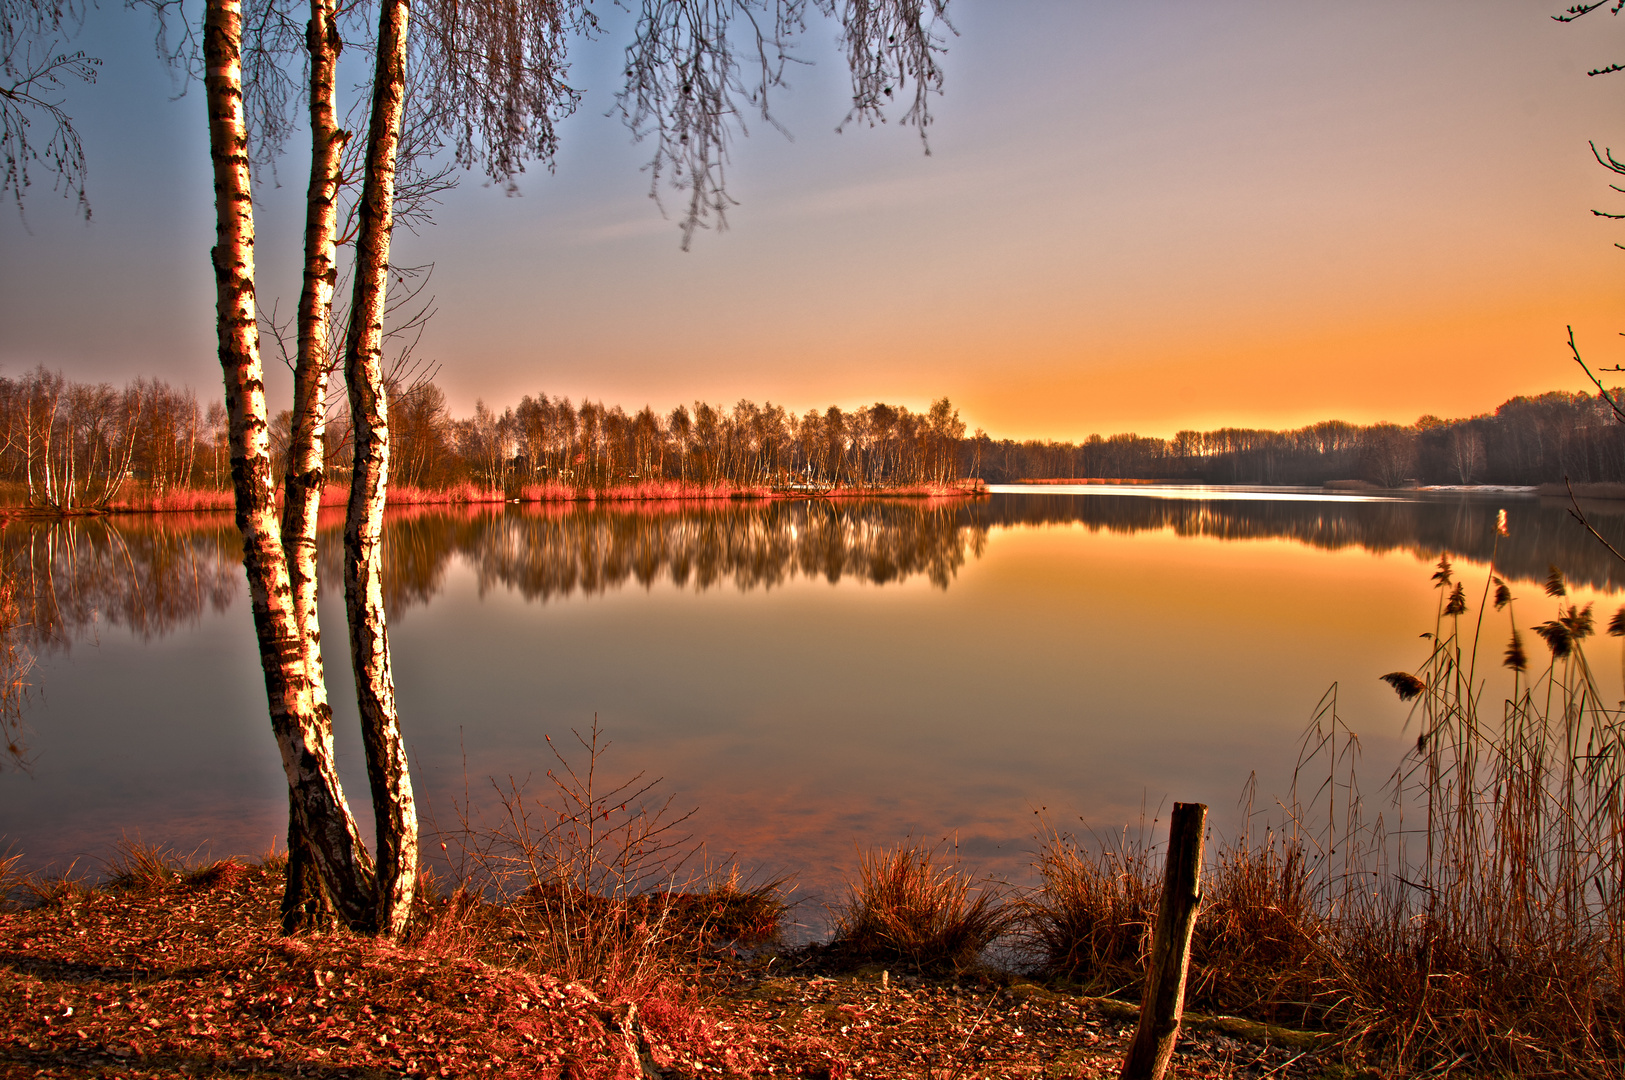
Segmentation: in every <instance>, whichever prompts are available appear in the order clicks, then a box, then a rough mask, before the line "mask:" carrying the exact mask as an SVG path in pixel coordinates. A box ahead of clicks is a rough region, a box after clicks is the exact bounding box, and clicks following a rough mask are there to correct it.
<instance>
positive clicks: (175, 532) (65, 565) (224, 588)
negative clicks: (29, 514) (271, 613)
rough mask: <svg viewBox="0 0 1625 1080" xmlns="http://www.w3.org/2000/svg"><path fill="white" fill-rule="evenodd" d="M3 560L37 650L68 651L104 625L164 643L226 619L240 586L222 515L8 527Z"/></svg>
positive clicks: (236, 552)
mask: <svg viewBox="0 0 1625 1080" xmlns="http://www.w3.org/2000/svg"><path fill="white" fill-rule="evenodd" d="M0 560H3V565H4V567H5V568H6V571H7V573H8V574H9V575H10V576H11V578H12V580H13V583H14V585H15V587H16V595H17V599H18V604H19V607H20V609H21V610H20V615H21V618H20V626H19V630H20V632H21V634H22V636H23V640H24V643H25V644H27V645H28V646H30V647H31V648H34V649H41V648H44V649H56V648H67V647H68V646H70V645H71V644H72V642H73V641H74V640H75V639H77V638H79V637H81V636H85V635H90V634H93V633H94V631H95V630H96V629H97V628H98V627H99V626H101V625H106V626H111V627H118V628H121V629H124V630H127V631H129V632H130V633H131V634H133V635H135V636H137V637H139V638H141V639H142V640H150V639H152V638H159V637H164V636H165V635H167V634H169V633H172V632H173V631H174V630H176V629H177V628H178V627H180V626H182V625H185V624H189V623H192V622H194V621H196V619H197V618H198V616H200V615H201V614H202V613H203V612H204V611H205V610H212V611H217V612H218V611H225V610H226V609H227V608H229V607H231V605H232V604H233V603H234V602H235V600H236V598H237V595H238V593H239V591H240V590H241V587H242V540H241V537H240V536H239V534H238V532H237V529H236V527H235V526H234V525H233V524H232V520H231V518H230V517H229V516H227V515H219V514H210V515H202V516H194V515H190V514H188V515H178V514H168V515H163V514H155V515H143V516H132V517H119V518H77V517H76V518H66V519H61V520H56V521H37V520H16V521H10V522H7V523H5V524H4V526H0Z"/></svg>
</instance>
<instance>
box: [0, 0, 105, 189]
mask: <svg viewBox="0 0 1625 1080" xmlns="http://www.w3.org/2000/svg"><path fill="white" fill-rule="evenodd" d="M83 21H84V7H83V6H82V5H81V4H80V3H78V0H68V2H67V3H62V2H58V0H3V2H0V194H4V193H6V192H10V193H11V197H12V199H13V200H14V201H15V202H16V204H17V212H18V214H21V213H22V210H23V200H24V198H25V194H26V192H27V189H28V188H29V186H30V185H31V184H32V182H33V181H32V178H31V177H30V175H29V172H30V169H31V167H34V166H39V167H43V168H44V169H45V170H46V171H48V172H50V173H52V174H54V176H55V180H54V182H53V183H52V189H53V190H56V191H61V192H62V194H63V196H64V197H69V198H73V199H74V200H76V201H77V202H78V204H79V212H80V213H81V214H83V215H84V217H85V219H86V220H87V221H88V220H89V219H90V201H89V200H88V199H87V198H86V196H85V171H86V165H85V150H84V146H83V145H82V144H81V143H80V141H79V133H78V131H76V130H75V129H74V126H73V117H71V116H70V115H68V112H67V110H66V109H65V108H63V105H64V98H63V94H64V92H65V91H66V89H67V84H68V82H69V81H70V80H78V81H80V82H86V83H94V82H95V81H96V69H97V68H99V67H100V66H101V63H102V62H101V61H100V60H99V59H97V58H96V57H94V56H90V55H88V54H86V53H85V52H84V51H82V50H80V51H76V52H68V51H66V50H65V49H63V48H62V46H63V45H64V44H65V42H66V40H67V39H68V38H69V37H70V36H72V33H73V32H74V31H75V30H76V29H77V28H78V24H81V23H83ZM35 121H44V123H45V125H46V127H47V129H48V130H49V132H50V134H49V136H48V137H47V138H46V139H45V140H44V142H43V143H40V142H38V141H35V140H30V138H29V135H30V131H31V129H32V127H33V125H34V123H35Z"/></svg>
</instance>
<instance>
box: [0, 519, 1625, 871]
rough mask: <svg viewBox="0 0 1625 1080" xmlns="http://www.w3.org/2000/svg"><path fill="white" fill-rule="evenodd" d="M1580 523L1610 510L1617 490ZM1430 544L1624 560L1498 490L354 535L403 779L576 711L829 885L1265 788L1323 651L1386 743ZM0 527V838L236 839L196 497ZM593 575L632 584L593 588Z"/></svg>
mask: <svg viewBox="0 0 1625 1080" xmlns="http://www.w3.org/2000/svg"><path fill="white" fill-rule="evenodd" d="M1501 506H1505V507H1506V508H1507V509H1508V511H1509V517H1510V521H1511V536H1510V537H1507V538H1503V539H1502V540H1500V541H1499V547H1498V548H1497V547H1496V544H1497V541H1496V539H1495V530H1494V523H1495V514H1496V510H1497V509H1498V508H1499V507H1501ZM341 516H342V515H341V513H339V512H335V513H333V514H332V515H330V516H324V518H323V520H322V525H321V530H322V531H321V543H320V552H321V559H322V566H323V574H324V579H325V581H324V600H323V604H324V607H323V612H322V618H323V622H324V624H325V625H326V626H327V627H328V631H329V642H330V645H331V647H332V648H333V649H336V650H337V653H336V655H335V654H331V653H330V657H329V666H328V678H329V689H330V693H331V696H332V700H333V702H334V705H335V710H336V712H337V713H338V714H339V715H337V717H336V724H335V728H336V730H337V732H338V753H339V757H340V765H341V771H345V772H346V775H347V777H350V778H352V783H355V784H356V785H357V786H356V787H355V788H354V790H356V791H364V790H365V781H364V779H359V778H361V777H364V771H363V769H362V766H361V750H360V747H359V739H358V737H357V734H356V727H357V725H356V724H355V721H354V718H353V715H352V714H351V713H350V712H348V711H347V710H353V701H354V697H353V695H352V694H351V693H350V692H349V688H348V687H347V685H346V680H347V678H348V664H347V663H345V662H344V656H343V645H342V642H343V632H342V622H343V611H342V604H341V603H339V599H340V598H339V595H338V593H339V588H338V582H339V574H338V571H339V555H340V552H339V548H340V531H339V530H340V524H341ZM1597 523H1598V525H1599V527H1600V528H1601V529H1602V530H1603V531H1604V533H1605V534H1608V535H1611V536H1621V535H1625V506H1614V507H1607V506H1601V507H1598V508H1597ZM1183 538H1192V539H1191V542H1186V540H1185V539H1183ZM1202 540H1207V541H1209V542H1200V541H1202ZM1220 541H1222V542H1220ZM1246 541H1275V543H1267V542H1266V543H1246ZM1283 541H1284V542H1283ZM1319 550H1326V551H1343V550H1349V551H1355V552H1358V551H1369V552H1374V553H1382V552H1395V553H1400V554H1401V555H1402V557H1399V558H1394V559H1387V560H1384V559H1377V558H1362V557H1358V556H1356V557H1352V558H1335V559H1333V558H1326V557H1324V556H1322V555H1320V554H1318V551H1319ZM1441 550H1442V551H1445V552H1447V553H1448V554H1450V555H1451V556H1452V557H1453V558H1458V559H1473V560H1486V559H1488V558H1489V556H1490V554H1491V552H1492V551H1494V552H1495V555H1496V561H1497V564H1498V565H1499V566H1500V567H1501V568H1502V570H1503V572H1504V573H1505V574H1507V575H1508V576H1510V577H1516V578H1523V579H1528V580H1531V581H1537V582H1538V581H1540V580H1543V579H1544V577H1545V574H1546V566H1547V563H1548V562H1557V563H1558V564H1559V565H1560V566H1562V567H1563V569H1564V570H1565V571H1566V572H1567V573H1568V575H1569V577H1570V578H1571V580H1572V581H1574V582H1575V583H1576V584H1585V585H1590V586H1594V587H1601V588H1606V589H1618V588H1621V587H1622V586H1625V582H1620V581H1619V576H1620V574H1619V570H1618V569H1617V568H1616V567H1615V566H1614V565H1613V564H1612V557H1611V556H1609V555H1608V554H1607V552H1606V551H1604V550H1602V549H1601V548H1600V547H1599V546H1597V545H1595V543H1594V542H1592V541H1590V540H1588V539H1587V538H1586V536H1585V534H1584V533H1583V532H1582V531H1581V530H1580V529H1579V528H1578V526H1576V525H1575V524H1574V523H1573V522H1571V521H1569V520H1568V518H1567V517H1566V515H1565V512H1564V507H1563V506H1562V505H1561V504H1559V503H1558V502H1556V501H1552V502H1542V501H1540V500H1537V499H1534V498H1531V497H1523V498H1515V497H1506V498H1468V497H1450V498H1438V497H1435V498H1425V497H1418V498H1400V499H1383V500H1376V501H1364V502H1353V501H1342V502H1335V503H1334V502H1313V501H1290V502H1289V501H1282V500H1259V501H1241V500H1237V499H1236V498H1235V497H1234V496H1233V495H1231V496H1228V497H1227V498H1225V499H1223V500H1217V499H1214V500H1192V499H1181V500H1171V499H1168V500H1165V499H1155V498H1145V497H1139V498H1123V497H1119V496H1115V495H1113V494H1108V493H1089V494H1064V493H1058V492H1034V493H1022V494H1019V495H995V496H993V497H991V498H987V499H982V500H977V501H956V502H943V503H930V502H912V501H909V502H891V503H884V502H856V501H854V502H838V503H827V502H803V503H784V502H781V503H770V504H763V503H727V504H722V505H715V504H713V505H709V506H696V505H694V504H678V505H675V506H649V505H643V506H618V507H617V506H601V507H579V506H572V507H535V506H492V507H475V508H407V509H404V510H396V511H392V512H391V513H390V514H389V516H388V523H387V530H386V548H385V551H386V556H387V559H388V563H389V565H388V566H387V568H386V580H387V581H388V582H389V586H390V589H391V592H390V595H389V597H388V602H389V604H390V605H391V609H392V612H393V614H394V615H395V616H397V617H399V616H401V615H405V618H404V619H402V620H401V621H400V623H399V624H398V626H397V631H398V632H397V633H396V634H395V635H393V638H392V643H393V645H394V646H395V649H396V653H395V659H396V664H395V670H396V673H397V679H398V684H399V687H400V693H401V696H402V700H403V701H405V702H407V703H409V704H408V709H409V723H410V725H411V740H412V747H413V751H412V752H413V758H414V769H417V770H418V773H417V775H418V777H419V778H420V779H421V787H420V792H421V795H422V798H423V801H424V805H425V806H427V807H431V808H433V807H438V808H439V809H440V810H441V811H442V812H444V811H445V810H446V808H447V807H449V806H450V804H451V801H452V800H453V799H454V798H461V797H464V795H465V793H466V789H465V787H464V783H465V777H466V776H470V775H471V776H473V777H476V778H478V777H482V776H505V775H508V774H510V773H517V774H518V775H520V776H523V775H524V774H525V773H526V772H528V771H530V770H531V769H532V768H533V767H534V768H537V769H538V770H539V769H543V768H546V767H548V765H549V764H550V762H549V761H547V760H546V759H545V755H544V752H543V751H542V750H540V749H539V748H540V747H542V746H543V743H542V740H541V736H542V735H544V734H552V735H554V736H555V737H557V736H558V735H560V734H563V733H567V732H568V731H569V730H570V729H571V728H572V727H578V726H583V725H585V724H587V723H589V722H590V720H591V718H592V717H593V716H594V715H600V716H601V717H602V718H603V722H604V723H605V725H606V727H608V728H609V729H610V730H611V731H612V733H613V735H614V737H615V738H616V739H617V740H619V747H620V749H619V750H618V751H617V752H618V753H619V754H624V755H625V756H624V757H617V759H616V768H617V769H622V768H624V769H625V771H626V772H628V773H630V772H633V771H637V770H647V771H648V773H649V775H650V776H665V777H667V778H668V781H669V790H671V791H674V792H677V793H678V797H679V800H680V801H681V802H682V803H683V804H684V805H685V806H690V805H694V806H700V807H702V808H703V812H704V814H705V815H706V816H705V818H704V822H703V824H704V835H705V836H706V837H708V839H709V840H710V842H711V843H713V844H714V845H715V850H717V851H739V852H742V853H746V854H747V855H749V856H750V857H752V858H757V859H760V860H762V862H763V864H764V865H769V866H771V867H774V868H779V869H793V870H799V871H801V872H803V873H806V874H813V875H816V873H822V874H823V875H824V876H825V878H829V877H830V876H831V875H832V874H833V873H834V871H833V870H832V869H831V868H834V867H840V866H843V865H846V864H847V863H848V862H849V861H850V855H851V851H852V845H853V843H854V840H861V841H862V842H864V843H868V842H871V841H872V842H877V843H878V842H885V843H891V842H895V841H896V839H898V838H899V837H900V836H903V835H906V834H908V833H909V831H910V830H914V832H915V835H917V836H923V835H931V836H936V835H941V834H942V833H943V832H945V831H948V830H957V831H958V834H959V836H960V839H961V841H962V843H963V849H962V850H964V851H966V852H967V853H974V854H975V855H976V857H977V858H978V859H979V860H981V862H982V865H984V866H986V867H987V868H989V869H990V870H991V869H997V870H999V872H1010V873H1017V872H1020V871H1021V869H1022V866H1023V863H1022V861H1021V860H1022V859H1023V858H1024V856H1023V855H1022V854H1021V850H1022V848H1021V845H1022V843H1023V842H1024V841H1023V837H1024V830H1026V829H1027V828H1028V824H1029V822H1030V819H1031V815H1032V812H1033V810H1034V809H1036V808H1039V807H1044V806H1048V807H1050V808H1052V809H1054V808H1056V807H1076V808H1077V809H1078V810H1080V811H1086V812H1087V813H1088V814H1089V815H1091V822H1093V823H1104V824H1105V825H1106V826H1108V827H1113V826H1115V825H1116V824H1117V823H1119V822H1121V821H1124V820H1131V819H1132V818H1133V816H1134V814H1135V813H1136V812H1137V808H1138V807H1139V806H1140V805H1141V802H1142V801H1143V800H1144V799H1145V798H1146V797H1147V796H1148V795H1149V798H1150V805H1151V806H1152V807H1153V811H1154V807H1155V806H1156V804H1157V800H1158V799H1159V798H1160V797H1161V796H1162V794H1163V793H1172V795H1173V796H1174V797H1176V798H1180V799H1182V800H1192V799H1194V800H1196V801H1207V802H1210V803H1211V804H1212V805H1214V806H1215V807H1219V806H1221V805H1224V806H1229V805H1231V804H1233V803H1234V800H1235V795H1236V792H1237V791H1238V790H1239V788H1240V785H1241V784H1242V783H1243V782H1244V781H1245V780H1246V778H1247V776H1248V775H1249V773H1251V772H1254V771H1256V772H1257V774H1258V776H1259V777H1260V784H1261V790H1263V791H1271V792H1278V791H1280V790H1282V787H1281V786H1280V785H1281V783H1283V782H1284V780H1283V778H1286V779H1289V778H1290V774H1291V769H1292V759H1293V757H1294V756H1295V749H1294V748H1295V746H1296V742H1295V739H1296V736H1297V735H1298V733H1299V731H1300V730H1301V727H1302V723H1303V718H1304V716H1305V715H1306V713H1307V710H1308V709H1309V708H1310V707H1312V705H1313V703H1314V702H1315V701H1316V700H1318V699H1319V698H1320V695H1321V694H1322V693H1323V692H1324V691H1325V689H1326V687H1327V685H1328V684H1329V683H1331V682H1332V681H1333V680H1346V682H1345V683H1344V686H1345V690H1344V695H1345V696H1344V703H1345V708H1346V710H1347V713H1348V715H1349V716H1351V717H1355V718H1358V720H1359V722H1361V723H1362V724H1366V725H1368V727H1367V728H1366V730H1363V731H1362V735H1363V736H1364V738H1365V742H1364V745H1365V746H1366V747H1367V752H1368V753H1369V754H1370V755H1371V757H1372V759H1373V760H1379V761H1384V762H1386V761H1387V760H1388V758H1387V757H1386V756H1385V754H1386V751H1385V750H1384V749H1383V745H1384V744H1383V739H1385V738H1389V739H1393V738H1397V737H1399V736H1400V735H1402V734H1403V733H1402V732H1401V729H1400V725H1401V724H1402V722H1403V718H1404V710H1403V707H1401V706H1399V705H1398V704H1397V703H1396V702H1395V700H1394V698H1393V695H1392V693H1391V692H1390V691H1389V690H1388V688H1387V687H1386V686H1385V685H1383V684H1381V683H1379V682H1378V681H1377V675H1378V674H1380V673H1382V672H1385V671H1392V670H1395V669H1396V668H1399V667H1407V668H1408V666H1409V665H1413V664H1414V663H1415V662H1416V660H1417V656H1416V655H1415V652H1414V649H1415V646H1416V643H1417V639H1416V633H1417V631H1418V630H1421V629H1424V628H1426V626H1428V625H1430V623H1431V618H1432V611H1433V599H1434V594H1433V593H1432V592H1431V591H1430V590H1429V589H1428V588H1427V584H1426V581H1427V570H1426V569H1425V568H1424V567H1419V566H1416V565H1414V564H1413V563H1412V561H1411V559H1410V557H1409V556H1411V555H1414V556H1415V557H1417V558H1418V559H1421V560H1426V561H1431V560H1432V559H1434V558H1436V557H1437V556H1438V554H1439V552H1440V551H1441ZM0 553H3V555H4V557H5V564H6V565H7V566H9V567H12V568H13V569H14V570H15V571H16V572H17V573H18V574H19V576H20V578H21V579H22V591H23V592H24V594H25V595H26V596H27V597H28V598H29V599H30V601H31V605H30V612H31V615H30V617H31V618H32V620H33V622H34V624H35V629H34V631H33V632H34V634H35V635H36V639H37V641H38V642H39V643H40V645H41V646H42V648H41V654H42V667H43V668H44V670H43V672H42V674H41V685H42V686H43V687H44V690H45V694H44V701H43V702H36V703H35V706H36V711H35V712H33V713H31V716H33V717H34V718H35V722H34V724H33V726H34V728H35V729H36V730H37V731H38V732H40V733H41V735H40V738H39V739H38V740H36V741H37V742H38V743H39V755H38V758H39V761H40V767H39V768H38V769H37V770H36V771H35V773H34V775H32V776H31V777H29V778H27V779H26V781H23V780H22V779H21V778H19V782H17V783H9V782H7V783H0V833H5V834H8V836H0V847H3V846H4V843H5V841H6V839H8V838H9V839H15V840H17V841H19V842H20V843H21V845H22V846H23V848H24V849H26V850H27V851H28V852H29V853H30V856H31V857H37V858H40V859H53V858H63V859H66V858H69V857H71V856H72V855H74V854H77V853H81V852H87V851H88V852H90V853H92V854H95V853H97V852H104V851H105V850H106V849H107V847H108V846H109V845H110V844H111V843H113V842H116V840H117V838H118V835H119V832H120V831H122V830H123V829H124V828H126V827H138V828H143V829H147V830H149V831H150V835H151V836H152V837H153V838H155V839H162V840H164V841H165V842H168V843H174V844H183V843H184V844H191V843H196V842H201V841H203V840H206V839H208V840H213V841H215V842H216V843H217V844H219V845H221V847H220V848H219V850H220V851H221V853H222V854H224V853H228V852H239V853H240V852H246V851H254V850H263V847H264V845H265V844H266V843H268V842H269V840H270V838H271V837H273V836H276V835H278V834H279V833H280V832H281V831H282V829H283V827H284V825H285V817H284V815H285V814H286V809H287V804H286V792H285V786H284V784H285V782H284V780H283V778H282V775H281V770H280V766H279V763H278V761H277V758H276V755H275V754H274V753H272V752H271V744H270V742H269V740H268V739H267V738H266V734H265V705H264V689H263V682H262V680H261V677H260V672H259V667H258V665H259V656H258V651H257V649H256V647H255V645H254V642H253V635H252V629H251V626H250V625H249V619H248V617H247V613H246V611H245V610H244V608H245V607H246V605H244V604H243V603H241V598H242V594H243V592H244V590H243V587H242V585H241V570H240V569H239V566H240V558H241V553H240V544H239V541H238V539H237V536H236V532H235V529H234V527H233V525H232V522H231V519H230V517H229V515H225V514H221V515H210V516H200V517H193V518H183V517H178V516H164V517H147V518H141V517H121V518H115V519H101V520H75V521H68V522H57V523H49V524H48V523H43V522H25V521H12V522H10V523H9V524H7V525H5V526H4V527H0ZM826 582H831V583H833V582H839V583H841V584H843V585H847V586H848V587H846V588H829V587H827V586H826V585H825V583H826ZM854 583H855V584H857V585H858V586H859V587H858V588H852V587H850V586H851V585H852V584H854ZM897 583H903V584H904V585H905V586H906V587H904V588H897V587H895V586H896V585H897ZM642 588H647V589H648V590H649V591H650V594H651V595H650V596H649V597H644V596H642V595H640V594H639V593H640V589H642ZM616 590H624V591H625V593H626V594H628V595H626V596H625V597H624V598H623V599H624V600H625V601H628V602H617V601H616V600H613V599H612V600H608V601H606V602H599V601H598V600H597V599H595V598H597V597H600V596H604V595H605V594H612V593H614V592H615V591H616ZM1524 591H1525V592H1529V591H1535V592H1538V590H1524ZM701 593H705V594H707V595H705V597H704V598H703V600H701V599H700V594H701ZM582 598H588V600H587V602H581V601H582ZM572 599H574V600H576V601H577V602H576V603H574V604H572V603H571V602H570V601H571V600H572ZM430 601H434V606H433V608H431V609H429V610H427V611H424V610H421V606H422V605H427V604H429V603H430ZM547 604H551V605H554V606H552V607H546V608H544V607H543V605H547ZM1524 614H1525V615H1526V616H1528V614H1529V613H1528V612H1527V611H1525V612H1524ZM1537 617H1539V616H1537ZM104 624H105V625H106V626H108V627H110V628H111V627H118V628H120V629H119V632H116V633H114V632H111V631H109V632H101V633H99V634H98V628H100V627H101V626H103V625H104ZM160 637H162V638H165V640H164V641H163V642H162V644H161V645H155V644H148V643H147V639H157V638H160ZM93 640H94V641H95V642H96V647H95V648H90V647H75V648H74V649H73V650H72V651H71V652H70V651H69V650H68V649H66V648H64V647H59V646H65V645H67V644H68V643H69V642H72V641H82V642H86V643H87V645H88V643H89V642H90V641H93ZM1526 640H1531V639H1526ZM629 658H630V661H631V662H630V663H629ZM1605 666H1606V667H1607V668H1608V671H1607V672H1606V673H1605V674H1606V678H1607V680H1608V681H1609V687H1610V689H1611V688H1612V685H1613V684H1612V679H1613V677H1614V676H1613V670H1614V669H1613V665H1612V664H1608V665H1602V664H1599V665H1598V668H1599V669H1601V668H1603V667H1605ZM629 671H630V672H632V673H633V674H632V675H631V676H629V675H628V672H629ZM1412 738H1414V736H1412ZM1396 745H1397V743H1396ZM1170 748H1177V749H1176V750H1173V751H1170ZM1272 778H1273V779H1272ZM6 779H7V781H9V780H10V779H11V778H10V777H7V778H6ZM1065 812H1067V811H1064V810H1063V811H1061V813H1065ZM819 867H821V868H823V869H822V870H821V871H819V870H816V868H819ZM809 868H814V869H813V870H809ZM804 881H806V882H807V884H808V886H809V888H810V887H812V886H813V885H818V886H819V887H825V886H828V887H829V888H835V887H837V886H838V882H832V881H827V880H826V881H819V880H816V879H815V877H808V878H804Z"/></svg>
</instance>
